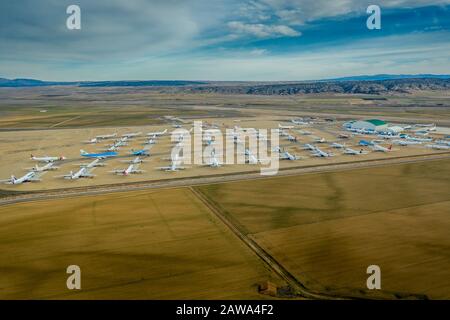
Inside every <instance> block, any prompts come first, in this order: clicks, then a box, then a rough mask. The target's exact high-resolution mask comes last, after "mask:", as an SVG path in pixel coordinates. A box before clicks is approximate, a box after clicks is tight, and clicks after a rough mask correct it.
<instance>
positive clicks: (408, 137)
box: [405, 136, 433, 142]
mask: <svg viewBox="0 0 450 320" xmlns="http://www.w3.org/2000/svg"><path fill="white" fill-rule="evenodd" d="M405 139H406V140H409V141H420V142H431V141H433V139H432V138H417V137H410V136H407V137H406V138H405Z"/></svg>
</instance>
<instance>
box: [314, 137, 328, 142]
mask: <svg viewBox="0 0 450 320" xmlns="http://www.w3.org/2000/svg"><path fill="white" fill-rule="evenodd" d="M314 142H316V143H325V142H327V140H325V138H317V139H316V140H314Z"/></svg>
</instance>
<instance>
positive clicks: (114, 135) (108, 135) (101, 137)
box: [95, 133, 117, 140]
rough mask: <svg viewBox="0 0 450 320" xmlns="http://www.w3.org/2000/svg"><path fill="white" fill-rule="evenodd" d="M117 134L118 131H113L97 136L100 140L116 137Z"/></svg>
mask: <svg viewBox="0 0 450 320" xmlns="http://www.w3.org/2000/svg"><path fill="white" fill-rule="evenodd" d="M116 136H117V133H113V134H104V135H101V136H96V137H95V138H96V139H98V140H106V139H112V138H114V137H116Z"/></svg>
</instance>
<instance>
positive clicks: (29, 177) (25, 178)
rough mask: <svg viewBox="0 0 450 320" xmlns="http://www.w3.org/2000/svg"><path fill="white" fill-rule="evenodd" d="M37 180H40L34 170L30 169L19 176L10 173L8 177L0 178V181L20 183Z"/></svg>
mask: <svg viewBox="0 0 450 320" xmlns="http://www.w3.org/2000/svg"><path fill="white" fill-rule="evenodd" d="M39 181H41V179H39V176H38V175H37V173H36V172H35V171H30V172H28V173H27V174H26V175H24V176H23V177H21V178H16V177H15V176H14V175H12V176H11V178H10V179H6V180H0V183H6V184H22V183H24V182H39Z"/></svg>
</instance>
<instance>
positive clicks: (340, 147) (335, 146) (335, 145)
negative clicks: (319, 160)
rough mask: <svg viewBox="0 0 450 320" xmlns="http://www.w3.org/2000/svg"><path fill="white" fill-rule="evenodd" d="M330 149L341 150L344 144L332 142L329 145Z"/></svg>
mask: <svg viewBox="0 0 450 320" xmlns="http://www.w3.org/2000/svg"><path fill="white" fill-rule="evenodd" d="M330 147H332V148H336V149H343V148H345V143H344V144H340V143H337V142H333V143H332V144H330Z"/></svg>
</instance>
